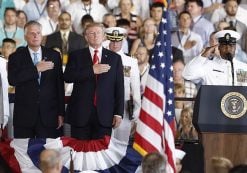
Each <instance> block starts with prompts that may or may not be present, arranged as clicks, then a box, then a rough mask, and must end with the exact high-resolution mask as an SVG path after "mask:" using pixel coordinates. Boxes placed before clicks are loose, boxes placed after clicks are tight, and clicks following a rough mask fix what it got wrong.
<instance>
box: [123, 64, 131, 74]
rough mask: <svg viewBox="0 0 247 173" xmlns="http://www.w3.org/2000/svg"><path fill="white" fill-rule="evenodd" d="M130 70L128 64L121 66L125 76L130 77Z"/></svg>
mask: <svg viewBox="0 0 247 173" xmlns="http://www.w3.org/2000/svg"><path fill="white" fill-rule="evenodd" d="M130 70H131V67H130V66H124V67H123V72H124V76H125V77H130Z"/></svg>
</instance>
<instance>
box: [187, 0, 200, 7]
mask: <svg viewBox="0 0 247 173" xmlns="http://www.w3.org/2000/svg"><path fill="white" fill-rule="evenodd" d="M189 2H195V3H196V4H197V5H198V6H200V7H202V8H203V2H202V0H188V1H187V2H186V4H185V6H187V5H188V3H189Z"/></svg>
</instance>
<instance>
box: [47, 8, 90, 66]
mask: <svg viewBox="0 0 247 173" xmlns="http://www.w3.org/2000/svg"><path fill="white" fill-rule="evenodd" d="M58 26H59V30H58V31H57V32H55V33H53V34H51V35H48V36H47V39H46V43H45V46H46V47H50V48H52V47H57V48H59V49H60V50H61V51H62V54H63V56H64V58H63V60H64V62H65V61H66V59H65V58H66V56H67V53H69V52H72V51H74V50H78V49H82V48H84V47H85V44H86V43H83V38H82V36H81V35H79V34H76V33H75V32H72V31H71V15H70V14H69V13H68V12H62V13H61V14H60V16H59V17H58ZM65 64H66V63H65Z"/></svg>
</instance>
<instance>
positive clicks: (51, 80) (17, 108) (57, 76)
mask: <svg viewBox="0 0 247 173" xmlns="http://www.w3.org/2000/svg"><path fill="white" fill-rule="evenodd" d="M41 30H42V27H41V25H40V24H39V23H38V22H36V21H30V22H28V23H27V24H26V25H25V27H24V31H25V40H26V41H27V44H28V46H27V47H26V48H23V49H21V50H18V51H16V52H15V53H13V54H11V55H10V58H9V62H8V80H9V83H10V85H12V86H15V89H16V90H15V105H14V118H13V125H14V137H15V138H35V137H37V138H56V137H58V136H59V132H60V128H61V127H62V125H63V116H64V83H63V73H62V64H61V57H60V55H59V53H58V52H56V51H54V50H52V49H48V48H45V47H42V46H40V45H41V40H42V34H41Z"/></svg>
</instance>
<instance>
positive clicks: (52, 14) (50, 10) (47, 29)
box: [38, 0, 61, 37]
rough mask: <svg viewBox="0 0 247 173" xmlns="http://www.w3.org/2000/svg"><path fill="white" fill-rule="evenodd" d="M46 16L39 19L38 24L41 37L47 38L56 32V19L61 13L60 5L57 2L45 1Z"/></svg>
mask: <svg viewBox="0 0 247 173" xmlns="http://www.w3.org/2000/svg"><path fill="white" fill-rule="evenodd" d="M46 11H47V16H45V17H44V16H43V17H41V18H40V19H39V20H38V22H39V23H40V24H41V25H42V36H43V37H44V36H47V35H49V34H52V33H54V32H55V31H56V29H57V25H58V17H59V15H60V13H61V3H60V1H59V0H47V4H46Z"/></svg>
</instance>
